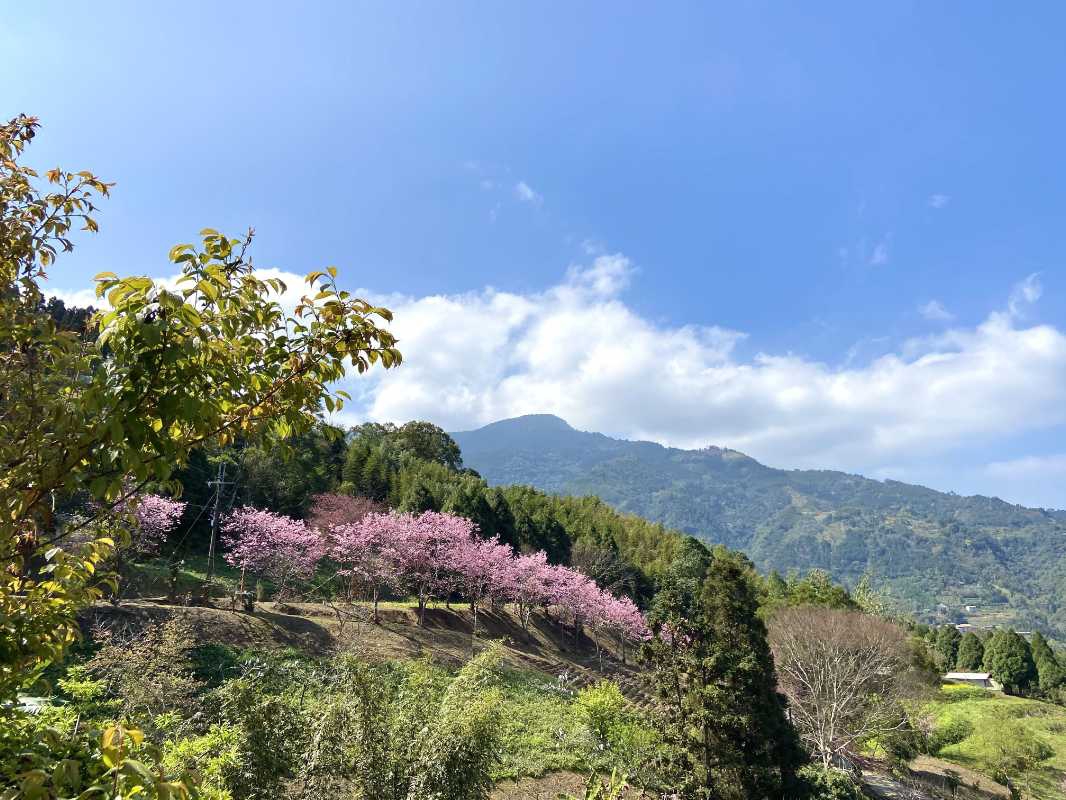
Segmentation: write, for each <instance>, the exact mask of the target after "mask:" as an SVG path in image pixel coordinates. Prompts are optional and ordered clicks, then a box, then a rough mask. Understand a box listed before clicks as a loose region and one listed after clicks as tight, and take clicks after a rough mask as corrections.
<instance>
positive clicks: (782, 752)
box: [645, 550, 800, 798]
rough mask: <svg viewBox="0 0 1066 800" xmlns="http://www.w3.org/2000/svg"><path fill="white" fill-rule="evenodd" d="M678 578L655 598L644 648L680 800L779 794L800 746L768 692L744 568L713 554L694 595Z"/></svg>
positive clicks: (766, 656) (761, 636)
mask: <svg viewBox="0 0 1066 800" xmlns="http://www.w3.org/2000/svg"><path fill="white" fill-rule="evenodd" d="M695 588H696V585H695V580H694V579H693V578H681V579H680V580H678V581H676V582H675V583H674V584H673V585H667V587H666V588H665V589H664V590H663V591H661V592H660V593H659V595H657V597H656V602H655V605H654V608H653V613H652V622H653V627H654V629H655V630H656V633H657V636H656V638H655V639H654V640H653V641H652V642H651V643H649V645H648V646H647V647H646V648H645V650H646V656H647V658H648V661H649V663H650V665H651V667H652V669H653V670H654V678H655V682H656V686H657V688H658V690H659V694H660V696H661V698H662V700H663V708H664V714H665V719H664V728H665V734H666V738H667V742H668V744H669V745H671V747H672V752H671V759H672V770H671V773H672V780H673V781H674V785H675V786H676V787H677V788H678V790H679V792H680V794H681V796H682V797H712V796H713V797H721V798H742V797H755V796H760V797H763V796H775V795H779V794H780V793H781V792H782V791H783V790H784V787H785V786H787V785H789V784H790V783H791V780H792V778H793V773H794V770H795V768H796V766H797V765H798V762H799V759H800V753H799V745H798V742H797V740H796V737H795V733H794V732H793V730H792V728H791V726H790V725H789V724H788V722H787V720H786V718H785V704H784V701H783V698H782V697H781V696H780V695H779V694H778V693H777V689H776V676H775V674H774V666H773V658H772V656H771V654H770V648H769V645H768V644H767V640H766V628H765V626H764V624H763V622H762V621H761V619H760V618H759V616H758V594H757V589H756V585H755V578H754V575H753V570H752V567H751V564H750V562H748V561H747V560H746V559H744V558H743V556H739V555H737V554H733V553H728V552H725V551H723V550H717V551H716V552H715V553H714V555H713V557H712V558H711V560H710V563H709V564H708V565H707V567H706V574H705V577H704V578H703V580H702V583H701V584H699V587H698V593H697V592H695V591H694V589H695Z"/></svg>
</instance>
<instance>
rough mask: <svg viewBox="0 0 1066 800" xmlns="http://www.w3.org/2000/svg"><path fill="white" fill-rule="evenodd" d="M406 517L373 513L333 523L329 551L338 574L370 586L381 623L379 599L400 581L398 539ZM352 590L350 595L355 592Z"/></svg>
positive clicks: (368, 587)
mask: <svg viewBox="0 0 1066 800" xmlns="http://www.w3.org/2000/svg"><path fill="white" fill-rule="evenodd" d="M406 522H407V521H406V520H405V519H404V518H402V517H400V516H399V515H396V514H385V513H373V512H372V513H369V514H366V515H365V516H363V517H362V519H360V520H359V521H358V522H354V523H349V524H343V525H332V526H330V528H329V532H328V554H329V556H330V558H332V559H333V560H334V561H336V562H337V565H338V567H339V569H338V573H337V574H338V576H339V577H342V578H348V579H351V580H354V581H357V582H360V583H362V584H363V585H364V586H366V587H367V589H368V591H369V594H370V598H371V601H372V602H373V605H374V623H375V624H376V623H378V621H379V619H378V600H379V598H380V596H381V592H382V590H383V589H385V588H386V587H388V586H395V585H397V584H398V583H399V578H400V574H399V558H398V555H397V552H396V550H395V548H394V543H395V542H396V541H398V540H399V539H400V538H401V535H402V534H401V531H402V529H403V526H404V525H405V524H406ZM352 594H353V593H352V592H351V591H349V597H351V596H352Z"/></svg>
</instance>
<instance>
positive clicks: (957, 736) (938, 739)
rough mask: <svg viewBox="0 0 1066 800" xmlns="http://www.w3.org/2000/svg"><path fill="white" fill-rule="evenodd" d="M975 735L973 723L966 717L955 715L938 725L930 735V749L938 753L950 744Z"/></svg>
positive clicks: (933, 752) (932, 752)
mask: <svg viewBox="0 0 1066 800" xmlns="http://www.w3.org/2000/svg"><path fill="white" fill-rule="evenodd" d="M972 735H973V723H972V722H971V721H970V720H968V719H966V718H965V717H953V718H950V719H948V720H946V721H945V722H943V723H941V724H939V725H937V726H936V727H935V728H934V729H933V732H932V733H931V734H930V735H929V743H928V751H929V752H930V753H931V754H933V755H937V754H938V753H939V752H940V751H941V750H943V749H944V748H945V747H948V746H949V745H953V744H959V743H960V742H962V741H964V740H965V739H966V738H967V737H969V736H972Z"/></svg>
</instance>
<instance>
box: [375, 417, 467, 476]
mask: <svg viewBox="0 0 1066 800" xmlns="http://www.w3.org/2000/svg"><path fill="white" fill-rule="evenodd" d="M389 439H390V444H391V446H392V447H393V448H395V449H396V451H397V452H398V455H399V456H400V458H404V457H411V458H417V459H419V460H421V461H432V462H435V463H437V464H442V465H444V466H445V467H448V468H449V469H452V470H458V469H461V468H462V466H463V457H462V454H461V453H460V452H459V445H457V444H456V443H455V440H454V439H452V437H451V436H449V435H448V434H447V433H445V432H444V430H443V429H442V428H440V427H438V426H436V425H434V424H433V423H432V422H424V421H417V420H416V421H413V422H408V423H405V424H404V425H401V426H400V427H399V428H398V429H397V430H396V432H395V433H394V434H393V435H392V436H390V437H389Z"/></svg>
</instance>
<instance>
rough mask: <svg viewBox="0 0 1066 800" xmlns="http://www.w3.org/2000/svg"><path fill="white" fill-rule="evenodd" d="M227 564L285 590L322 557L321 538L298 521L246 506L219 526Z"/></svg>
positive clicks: (322, 545) (313, 566) (304, 575)
mask: <svg viewBox="0 0 1066 800" xmlns="http://www.w3.org/2000/svg"><path fill="white" fill-rule="evenodd" d="M222 543H223V545H225V547H226V551H227V552H226V555H225V558H226V561H228V562H229V563H230V564H232V565H234V566H236V567H240V568H241V569H242V570H247V571H249V572H251V573H253V574H255V575H258V576H265V577H268V578H270V579H271V580H273V581H275V582H276V583H278V584H279V585H280V586H281V587H282V588H284V587H285V586H286V585H287V584H288V583H290V582H291V581H292V580H294V579H296V578H308V577H310V576H311V575H312V574H313V573H314V571H315V566H316V565H317V564H318V562H319V560H320V559H321V558H322V557H323V555H325V546H324V543H323V541H322V538H321V537H320V536H319V535H318V534H317V533H316V532H315V531H313V530H311V529H310V528H309V527H308V526H307V525H306V524H305V523H304V522H302V521H301V520H296V519H292V518H291V517H286V516H285V515H283V514H275V513H273V512H272V511H261V510H259V509H257V508H252V507H250V506H245V507H243V508H239V509H237V510H236V511H234V512H232V513H231V514H230V515H229V516H227V517H226V519H225V520H224V521H223V523H222Z"/></svg>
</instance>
